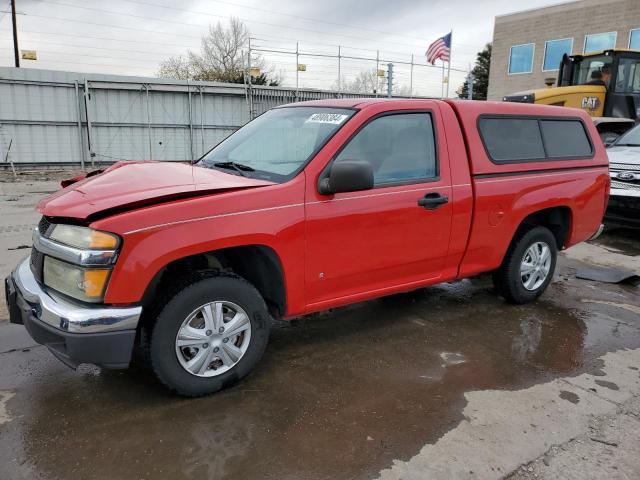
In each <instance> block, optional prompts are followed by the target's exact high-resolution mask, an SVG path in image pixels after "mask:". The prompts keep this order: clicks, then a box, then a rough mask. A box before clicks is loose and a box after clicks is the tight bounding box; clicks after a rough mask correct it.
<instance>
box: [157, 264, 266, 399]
mask: <svg viewBox="0 0 640 480" xmlns="http://www.w3.org/2000/svg"><path fill="white" fill-rule="evenodd" d="M166 302H167V303H166V304H165V306H164V308H163V309H162V311H161V312H160V314H159V315H158V317H157V319H156V322H155V324H154V325H153V330H152V333H151V342H150V359H151V367H152V369H153V371H154V373H155V374H156V376H157V377H158V379H159V380H160V381H161V382H162V383H163V384H164V385H166V386H167V387H168V388H169V389H171V390H173V391H175V392H177V393H178V394H180V395H184V396H189V397H196V396H200V395H206V394H209V393H213V392H217V391H218V390H221V389H223V388H225V387H227V386H230V385H232V384H233V383H235V382H236V381H238V380H239V379H241V378H242V377H244V376H246V375H247V374H248V373H249V372H250V371H251V370H252V369H253V367H254V366H255V365H256V364H257V363H258V361H259V360H260V358H261V357H262V354H263V353H264V350H265V348H266V345H267V341H268V338H269V324H270V322H269V314H268V311H267V307H266V305H265V303H264V300H263V299H262V297H261V296H260V294H259V293H258V291H257V290H256V289H255V288H254V287H253V286H252V285H251V284H249V283H248V282H246V281H245V280H243V279H241V278H239V277H231V276H219V277H211V278H205V279H202V280H198V281H195V282H194V283H192V284H191V285H188V286H187V287H185V288H184V289H182V290H181V291H179V292H178V293H176V294H175V295H174V296H173V297H172V298H170V299H166Z"/></svg>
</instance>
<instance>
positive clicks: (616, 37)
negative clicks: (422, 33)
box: [488, 0, 640, 100]
mask: <svg viewBox="0 0 640 480" xmlns="http://www.w3.org/2000/svg"><path fill="white" fill-rule="evenodd" d="M609 48H631V49H633V50H640V0H580V1H576V2H570V3H564V4H560V5H554V6H550V7H545V8H539V9H535V10H527V11H523V12H518V13H513V14H510V15H502V16H499V17H496V19H495V25H494V30H493V50H492V55H491V70H490V74H489V91H488V99H489V100H501V99H502V97H503V96H505V95H508V94H511V93H515V92H519V91H524V90H531V89H534V88H544V86H545V80H547V81H550V79H553V81H554V84H555V81H556V79H557V76H558V67H559V65H560V61H561V59H562V56H563V54H565V53H568V54H574V55H575V54H582V53H589V52H595V51H599V50H606V49H609Z"/></svg>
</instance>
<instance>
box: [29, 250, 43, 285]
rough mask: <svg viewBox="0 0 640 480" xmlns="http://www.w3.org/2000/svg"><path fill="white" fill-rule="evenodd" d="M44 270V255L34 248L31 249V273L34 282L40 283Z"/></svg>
mask: <svg viewBox="0 0 640 480" xmlns="http://www.w3.org/2000/svg"><path fill="white" fill-rule="evenodd" d="M43 269H44V255H43V254H42V253H40V252H39V251H38V250H36V249H35V248H32V249H31V271H32V272H33V276H34V277H36V280H37V281H38V282H40V283H42V279H43V274H42V271H43Z"/></svg>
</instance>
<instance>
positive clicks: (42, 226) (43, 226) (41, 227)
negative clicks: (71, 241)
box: [38, 217, 51, 236]
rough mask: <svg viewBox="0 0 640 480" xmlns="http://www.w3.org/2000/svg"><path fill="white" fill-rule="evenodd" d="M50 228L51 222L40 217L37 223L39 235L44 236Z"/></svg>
mask: <svg viewBox="0 0 640 480" xmlns="http://www.w3.org/2000/svg"><path fill="white" fill-rule="evenodd" d="M50 226H51V222H50V221H49V220H47V217H42V218H41V219H40V222H39V223H38V231H39V232H40V235H42V236H45V235H46V233H47V230H49V227H50Z"/></svg>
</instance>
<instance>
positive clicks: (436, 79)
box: [0, 0, 562, 96]
mask: <svg viewBox="0 0 640 480" xmlns="http://www.w3.org/2000/svg"><path fill="white" fill-rule="evenodd" d="M557 3H562V1H561V0H518V1H513V0H384V1H383V0H368V1H364V0H360V1H358V0H322V1H316V0H314V1H308V0H306V1H303V0H298V1H296V0H261V1H260V0H180V1H176V0H174V1H169V0H100V1H98V0H16V11H17V12H18V20H17V22H18V38H19V42H20V49H21V50H36V51H37V55H38V60H36V61H30V60H22V65H21V66H23V67H26V68H42V69H55V70H68V71H76V72H83V73H84V72H86V73H112V74H119V75H136V76H155V74H156V73H157V71H158V65H159V63H160V62H161V61H162V60H163V59H166V58H167V57H170V56H174V55H180V54H184V53H185V52H186V51H188V50H196V51H197V50H199V48H200V38H201V36H202V34H203V33H204V32H205V31H206V30H207V26H208V25H209V24H211V23H216V22H218V21H220V22H221V23H223V24H225V23H228V20H229V17H230V16H234V17H237V18H239V19H241V20H242V21H243V22H244V23H245V24H246V25H247V27H248V28H249V30H250V32H251V36H252V45H253V48H254V51H253V54H254V55H255V56H256V57H257V56H258V55H261V56H262V58H263V60H264V61H265V62H266V64H268V65H270V66H271V68H272V70H273V71H274V72H275V73H276V74H278V76H279V77H280V79H281V81H282V84H283V85H286V86H292V87H295V85H296V82H297V84H298V86H299V87H300V88H305V87H309V88H324V89H328V88H332V87H335V86H336V85H337V84H338V64H339V66H340V78H341V83H347V82H351V81H353V79H354V78H355V77H356V76H357V75H358V74H359V72H360V71H362V70H372V69H375V68H376V67H378V69H383V70H385V69H386V64H387V63H388V62H393V63H394V73H395V82H394V84H395V85H396V86H397V87H400V88H402V89H404V90H405V91H406V90H407V89H408V88H411V90H412V93H413V94H415V95H425V96H439V95H440V94H441V92H442V88H443V87H442V76H443V72H442V69H441V68H440V62H437V63H436V66H435V67H429V66H427V65H426V62H425V58H424V52H425V51H426V48H427V47H428V45H429V44H430V43H431V42H432V41H434V40H435V39H437V38H438V37H440V36H442V35H444V34H446V33H448V32H449V31H453V46H452V54H451V73H450V78H451V82H450V85H451V86H450V94H453V92H454V91H455V90H456V88H458V87H459V86H460V84H461V83H462V81H463V80H464V77H465V75H466V71H468V69H469V66H470V65H472V64H473V62H474V60H475V57H476V53H477V52H478V51H479V50H481V49H482V48H483V46H484V45H485V44H486V43H487V42H490V41H491V38H492V35H493V22H494V17H495V16H496V15H503V14H506V13H511V12H514V11H521V10H526V9H530V8H538V7H543V6H547V5H552V4H557ZM8 12H10V0H0V65H2V66H13V43H12V42H13V41H12V35H11V14H10V13H8ZM296 44H297V47H298V52H299V56H298V62H299V63H301V64H305V65H306V68H307V70H306V71H305V72H299V73H298V74H297V75H296V55H295V50H296ZM338 46H339V47H340V54H341V56H342V57H343V58H341V59H340V61H339V62H338V58H337V55H338ZM264 50H271V52H265V51H264ZM273 51H278V53H274V52H273ZM305 54H307V55H305ZM310 55H330V57H326V56H322V57H319V56H310ZM412 55H413V57H412ZM412 59H413V60H412ZM412 61H413V63H414V66H413V68H412V67H411V65H410V64H411V62H412ZM445 75H446V73H445Z"/></svg>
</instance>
